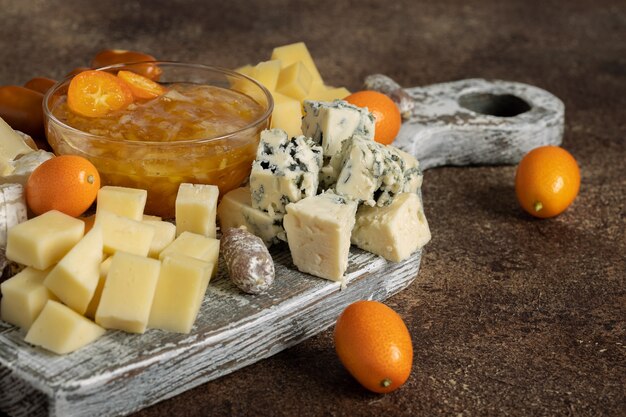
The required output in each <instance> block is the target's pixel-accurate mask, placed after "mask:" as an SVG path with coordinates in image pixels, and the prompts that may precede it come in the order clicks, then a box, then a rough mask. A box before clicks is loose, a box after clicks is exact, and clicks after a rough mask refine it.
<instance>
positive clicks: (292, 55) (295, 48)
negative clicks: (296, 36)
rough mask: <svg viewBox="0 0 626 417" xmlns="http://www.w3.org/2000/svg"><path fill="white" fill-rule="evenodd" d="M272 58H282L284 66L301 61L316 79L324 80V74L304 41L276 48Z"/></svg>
mask: <svg viewBox="0 0 626 417" xmlns="http://www.w3.org/2000/svg"><path fill="white" fill-rule="evenodd" d="M272 59H278V60H280V62H281V64H282V66H283V68H286V67H288V66H289V65H291V64H294V63H296V62H301V63H302V64H303V65H304V66H305V67H306V69H307V70H308V72H309V74H311V76H312V78H313V80H314V81H320V82H321V81H322V76H321V75H320V73H319V71H318V70H317V67H316V66H315V63H314V62H313V58H312V57H311V53H310V52H309V49H308V48H307V47H306V45H305V43H304V42H297V43H292V44H290V45H283V46H279V47H277V48H274V50H273V51H272Z"/></svg>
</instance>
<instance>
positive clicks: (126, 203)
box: [96, 185, 148, 221]
mask: <svg viewBox="0 0 626 417" xmlns="http://www.w3.org/2000/svg"><path fill="white" fill-rule="evenodd" d="M147 197H148V192H147V191H146V190H142V189H139V188H127V187H115V186H112V185H105V186H104V187H102V188H100V190H98V199H97V205H96V217H98V213H100V211H101V210H106V211H108V212H111V213H115V214H117V215H118V216H123V217H128V218H129V219H133V220H137V221H139V220H142V218H143V210H144V208H145V207H146V198H147Z"/></svg>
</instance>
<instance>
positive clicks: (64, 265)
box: [44, 225, 102, 314]
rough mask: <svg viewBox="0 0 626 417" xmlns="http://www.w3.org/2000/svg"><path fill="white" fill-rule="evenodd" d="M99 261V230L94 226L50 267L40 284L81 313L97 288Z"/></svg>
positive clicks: (100, 233) (100, 260)
mask: <svg viewBox="0 0 626 417" xmlns="http://www.w3.org/2000/svg"><path fill="white" fill-rule="evenodd" d="M101 262H102V229H101V227H100V226H99V225H95V226H94V227H93V228H92V229H91V230H90V231H89V232H88V233H87V234H86V235H85V236H84V237H83V238H82V239H81V240H80V241H79V242H78V243H77V244H76V245H75V246H74V247H73V248H72V249H70V251H69V252H68V253H67V255H65V256H64V257H63V259H61V260H60V261H59V263H58V264H56V265H55V266H54V268H52V270H51V271H50V273H49V274H48V276H47V277H46V280H45V281H44V285H45V286H46V287H48V289H49V290H50V291H52V292H53V293H54V295H56V296H57V297H58V298H59V300H61V301H63V303H65V304H66V305H67V306H68V307H70V308H71V309H73V310H74V311H76V312H77V313H79V314H84V313H85V311H86V310H87V306H88V305H89V302H90V301H91V299H92V297H93V294H94V291H95V290H96V287H97V286H98V277H99V275H100V263H101Z"/></svg>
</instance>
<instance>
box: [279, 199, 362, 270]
mask: <svg viewBox="0 0 626 417" xmlns="http://www.w3.org/2000/svg"><path fill="white" fill-rule="evenodd" d="M356 210H357V202H356V201H354V200H351V199H348V198H346V197H343V196H339V195H336V194H334V193H330V192H326V193H323V194H319V195H316V196H313V197H307V198H305V199H302V200H300V201H298V202H297V203H292V204H289V205H288V206H287V214H286V215H285V217H284V219H283V225H284V227H285V231H286V232H287V241H288V242H289V250H290V251H291V258H292V260H293V263H294V265H296V267H297V268H298V269H299V270H300V271H302V272H305V273H307V274H311V275H315V276H317V277H321V278H326V279H329V280H333V281H342V280H343V275H344V273H345V272H346V269H347V268H348V254H349V251H350V235H351V232H352V227H353V226H354V221H355V214H356Z"/></svg>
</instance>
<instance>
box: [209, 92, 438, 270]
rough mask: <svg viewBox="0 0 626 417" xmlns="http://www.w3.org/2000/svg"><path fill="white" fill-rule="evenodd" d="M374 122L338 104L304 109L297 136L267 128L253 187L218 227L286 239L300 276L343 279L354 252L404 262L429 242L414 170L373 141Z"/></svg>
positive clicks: (223, 212) (227, 208) (227, 205)
mask: <svg viewBox="0 0 626 417" xmlns="http://www.w3.org/2000/svg"><path fill="white" fill-rule="evenodd" d="M374 122H375V121H374V116H373V115H372V114H371V113H369V112H368V111H367V109H365V108H360V107H357V106H353V105H352V104H349V103H347V102H345V101H342V100H335V101H333V102H319V101H305V102H304V117H303V118H302V133H303V135H302V136H297V137H291V138H290V137H289V136H288V135H287V133H285V132H284V131H283V130H281V129H270V130H265V131H263V132H262V133H261V140H260V143H259V147H258V150H257V155H256V159H255V161H254V163H253V165H252V172H251V174H250V182H249V185H248V186H246V187H242V188H238V189H235V190H233V191H230V192H229V193H227V194H226V195H225V196H224V197H223V198H222V201H221V203H220V205H219V207H218V210H217V216H218V219H219V222H220V226H221V227H222V228H223V229H225V228H228V227H241V226H245V227H246V228H247V229H248V230H249V231H250V232H251V233H253V234H255V235H257V236H259V237H260V238H261V239H263V241H264V242H265V243H266V245H267V246H271V245H273V244H276V243H279V242H281V241H285V242H287V243H288V245H289V250H290V251H291V256H292V259H293V263H294V265H296V267H297V268H298V269H299V270H300V271H302V272H305V273H309V274H311V275H315V276H318V277H321V278H326V279H330V280H334V281H342V280H343V277H344V273H345V271H346V269H347V267H348V254H349V251H350V245H351V244H354V245H355V246H357V247H359V248H361V249H364V250H366V251H369V252H372V253H374V254H377V255H380V256H382V257H384V258H385V259H387V260H390V261H393V262H400V261H402V260H405V259H406V258H408V257H409V256H411V254H413V253H414V252H415V251H416V250H418V249H419V248H421V247H422V246H424V245H425V244H426V243H427V242H428V241H429V240H430V230H429V228H428V222H427V221H426V217H425V216H424V210H423V207H422V202H421V199H420V198H419V196H418V192H419V190H420V188H421V185H422V178H423V177H422V173H421V171H420V168H419V162H418V161H417V160H416V159H415V158H414V157H413V156H411V155H409V154H407V153H406V152H403V151H401V150H399V149H397V148H395V147H393V146H385V145H382V144H380V143H378V142H375V141H374V126H375V123H374Z"/></svg>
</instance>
